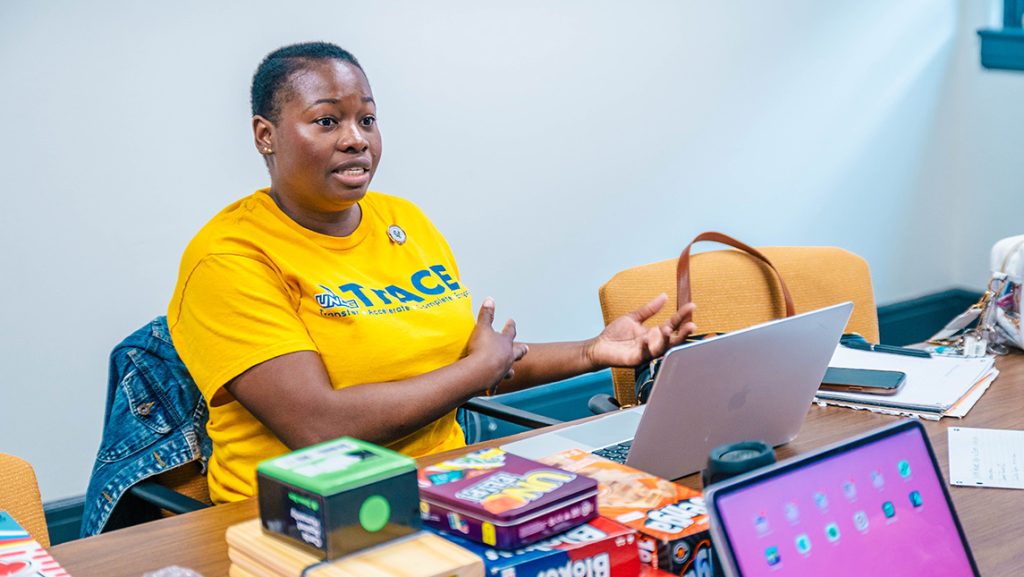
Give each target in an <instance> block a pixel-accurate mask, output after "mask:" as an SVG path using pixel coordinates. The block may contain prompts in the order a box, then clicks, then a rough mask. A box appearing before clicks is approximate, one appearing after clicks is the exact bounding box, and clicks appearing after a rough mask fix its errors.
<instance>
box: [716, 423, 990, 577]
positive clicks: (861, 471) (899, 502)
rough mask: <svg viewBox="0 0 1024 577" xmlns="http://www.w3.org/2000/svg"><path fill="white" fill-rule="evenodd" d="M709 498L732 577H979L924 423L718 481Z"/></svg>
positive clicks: (720, 552)
mask: <svg viewBox="0 0 1024 577" xmlns="http://www.w3.org/2000/svg"><path fill="white" fill-rule="evenodd" d="M705 498H706V500H707V504H708V510H709V513H710V515H711V531H712V536H713V539H714V543H715V549H716V551H717V552H718V556H719V559H720V560H721V562H722V565H723V567H724V569H725V574H726V575H728V576H730V577H754V576H758V575H765V576H771V577H785V576H787V575H789V576H793V577H810V576H819V575H828V576H829V577H845V576H858V577H859V576H862V575H947V576H950V577H961V576H964V577H966V576H972V575H978V569H977V566H976V565H975V563H974V558H973V557H972V555H971V551H970V548H969V547H968V545H967V539H966V538H965V536H964V533H963V528H962V527H961V525H960V521H959V520H958V519H957V516H956V510H955V509H954V508H953V504H952V501H951V500H950V498H949V492H948V491H947V490H946V484H945V480H944V479H943V478H942V475H941V474H940V472H939V468H938V465H937V463H936V462H935V454H934V453H933V452H932V450H931V445H930V444H929V443H928V438H927V437H926V436H925V434H924V428H923V427H922V426H921V424H920V423H919V422H917V421H902V422H898V423H895V424H893V425H891V426H888V427H883V428H882V429H877V430H874V431H871V432H869V433H866V434H863V435H859V436H857V437H853V438H851V439H849V440H846V441H843V442H840V443H836V444H834V445H831V446H828V447H825V448H823V449H819V450H817V451H814V452H812V453H808V454H805V455H801V456H799V457H796V458H794V459H789V460H787V461H784V462H781V463H777V464H775V465H772V466H770V467H766V468H763V469H759V470H756V471H752V472H750V473H748V474H746V475H743V476H740V477H737V478H735V479H730V480H728V481H724V482H722V483H718V484H715V485H713V486H712V487H711V488H710V489H708V490H707V491H706V493H705Z"/></svg>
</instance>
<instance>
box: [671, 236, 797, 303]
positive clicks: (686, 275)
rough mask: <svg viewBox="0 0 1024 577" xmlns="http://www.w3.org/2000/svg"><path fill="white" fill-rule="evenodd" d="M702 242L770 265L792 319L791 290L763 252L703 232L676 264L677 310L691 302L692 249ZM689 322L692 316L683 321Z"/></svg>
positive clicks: (731, 239)
mask: <svg viewBox="0 0 1024 577" xmlns="http://www.w3.org/2000/svg"><path fill="white" fill-rule="evenodd" d="M701 241H711V242H717V243H721V244H724V245H728V246H731V247H733V248H735V249H739V250H741V251H743V252H745V253H747V254H749V255H750V256H752V257H754V258H756V259H758V260H760V261H761V262H763V263H764V264H766V265H768V268H770V269H772V272H774V273H775V277H776V278H778V279H779V286H780V287H782V297H783V299H785V301H786V316H787V317H791V316H793V315H794V314H796V309H795V308H794V307H793V297H791V296H790V295H789V288H787V287H786V281H784V280H782V275H781V274H779V271H778V269H776V268H775V265H773V264H772V262H771V261H770V260H768V257H766V256H764V255H763V254H761V252H760V251H758V250H757V249H756V248H753V247H751V246H748V245H746V244H743V243H742V242H740V241H738V240H736V239H735V238H733V237H731V236H729V235H727V234H722V233H720V232H702V233H700V234H698V235H697V236H695V237H694V238H693V240H692V241H690V244H688V245H686V248H684V249H683V252H682V254H680V255H679V262H678V263H677V264H676V285H677V286H676V310H679V307H681V306H683V305H684V304H686V303H688V302H690V248H691V247H692V246H693V244H694V243H697V242H701ZM689 320H690V316H689V315H687V317H686V318H685V319H683V322H684V323H685V322H687V321H689Z"/></svg>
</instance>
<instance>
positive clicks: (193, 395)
mask: <svg viewBox="0 0 1024 577" xmlns="http://www.w3.org/2000/svg"><path fill="white" fill-rule="evenodd" d="M207 417H208V410H207V408H206V401H205V400H204V399H203V396H202V394H200V392H199V389H198V388H197V387H196V384H195V381H193V380H192V376H191V375H189V373H188V370H187V369H186V368H185V365H184V363H182V362H181V359H180V358H179V357H178V353H177V351H175V350H174V345H173V343H171V337H170V333H169V331H168V329H167V318H166V317H162V316H161V317H157V318H155V319H153V320H152V321H151V322H150V323H149V324H147V325H146V326H144V327H142V328H140V329H139V330H137V331H135V332H134V333H132V334H131V335H130V336H128V338H126V339H125V340H123V341H121V343H120V344H118V345H117V346H116V347H114V350H113V351H112V352H111V353H110V375H109V379H108V383H107V408H106V414H105V416H104V418H103V423H104V425H103V438H102V440H101V441H100V448H99V451H98V453H97V455H96V463H95V465H93V470H92V477H91V478H90V479H89V489H88V491H87V492H86V495H85V511H84V513H83V518H82V536H83V537H87V536H89V535H95V534H97V533H99V532H100V531H102V530H103V529H104V528H106V529H113V528H116V527H114V525H115V523H110V526H107V525H108V522H109V521H111V515H112V514H113V513H114V510H115V507H116V506H117V504H118V502H119V501H120V500H121V497H123V496H124V494H125V492H127V491H128V489H129V488H130V487H131V486H132V485H134V484H136V483H138V482H140V481H143V480H145V479H147V478H149V477H152V476H153V475H157V474H159V473H163V472H164V471H169V470H171V469H174V468H175V467H179V466H181V465H184V464H186V463H189V462H192V461H195V460H197V459H198V460H199V461H200V463H201V465H202V469H203V471H204V472H205V471H206V463H207V460H208V459H209V458H210V453H211V452H212V450H213V447H212V443H211V442H210V437H209V436H207V434H206V421H207Z"/></svg>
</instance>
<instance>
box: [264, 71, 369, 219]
mask: <svg viewBox="0 0 1024 577" xmlns="http://www.w3.org/2000/svg"><path fill="white" fill-rule="evenodd" d="M277 101H278V104H279V108H280V112H279V115H278V119H277V122H276V123H270V122H269V121H267V120H266V119H263V118H262V117H259V116H257V117H256V118H255V119H254V123H253V130H254V132H255V136H256V143H257V147H258V148H259V149H260V150H261V151H263V152H264V153H266V149H268V148H269V149H270V150H271V151H272V153H271V154H269V155H268V161H269V162H268V164H269V167H270V181H271V191H272V192H273V193H275V194H276V195H277V198H278V202H280V203H281V204H282V205H283V207H282V208H285V210H286V211H287V212H293V211H297V212H300V213H303V214H320V215H323V214H324V213H337V212H340V211H344V210H346V209H348V208H351V207H352V205H354V204H355V203H356V202H358V201H359V200H360V199H362V198H363V196H364V195H365V194H366V190H367V187H368V186H369V185H370V180H371V179H372V178H373V174H374V172H375V171H376V170H377V163H378V162H380V154H381V140H380V131H379V130H377V118H376V105H375V104H374V101H373V93H372V92H371V91H370V84H369V82H368V81H367V80H366V76H365V75H364V74H363V72H362V70H360V69H359V68H357V67H355V66H353V65H352V64H350V63H348V62H343V61H340V60H320V61H314V62H312V63H310V64H309V65H308V66H306V67H305V68H303V69H302V70H299V71H298V72H296V73H294V74H292V75H291V76H290V77H289V78H288V81H287V85H285V86H282V87H281V88H280V91H279V93H278V94H277Z"/></svg>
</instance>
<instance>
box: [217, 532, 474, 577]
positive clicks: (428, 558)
mask: <svg viewBox="0 0 1024 577" xmlns="http://www.w3.org/2000/svg"><path fill="white" fill-rule="evenodd" d="M227 541H228V557H229V558H230V559H231V568H230V573H229V575H231V576H232V577H299V576H300V575H301V576H303V577H483V574H484V564H483V560H482V559H480V558H479V557H477V556H476V555H473V554H472V553H470V552H469V551H466V550H465V549H463V548H462V547H459V546H458V545H455V544H454V543H450V542H449V541H446V540H445V539H442V538H441V537H438V536H437V535H431V534H430V533H425V532H420V533H416V534H414V535H412V536H410V537H407V538H402V539H396V540H395V541H391V542H389V543H386V544H384V545H380V546H378V547H373V548H370V549H366V550H365V551H360V552H359V553H355V554H353V555H350V556H348V557H345V558H342V559H338V560H336V561H334V562H331V563H325V564H322V565H318V566H317V567H316V568H315V569H310V570H307V568H308V567H311V566H313V565H317V564H318V563H320V559H318V558H316V557H314V556H313V555H310V554H309V553H307V552H305V551H302V550H300V549H298V548H297V547H293V546H292V545H290V544H289V543H286V542H284V541H283V540H281V539H278V538H276V537H273V536H270V535H266V534H264V533H263V530H262V529H261V528H260V521H259V519H252V520H250V521H245V522H243V523H239V524H238V525H234V526H232V527H229V528H228V531H227Z"/></svg>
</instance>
